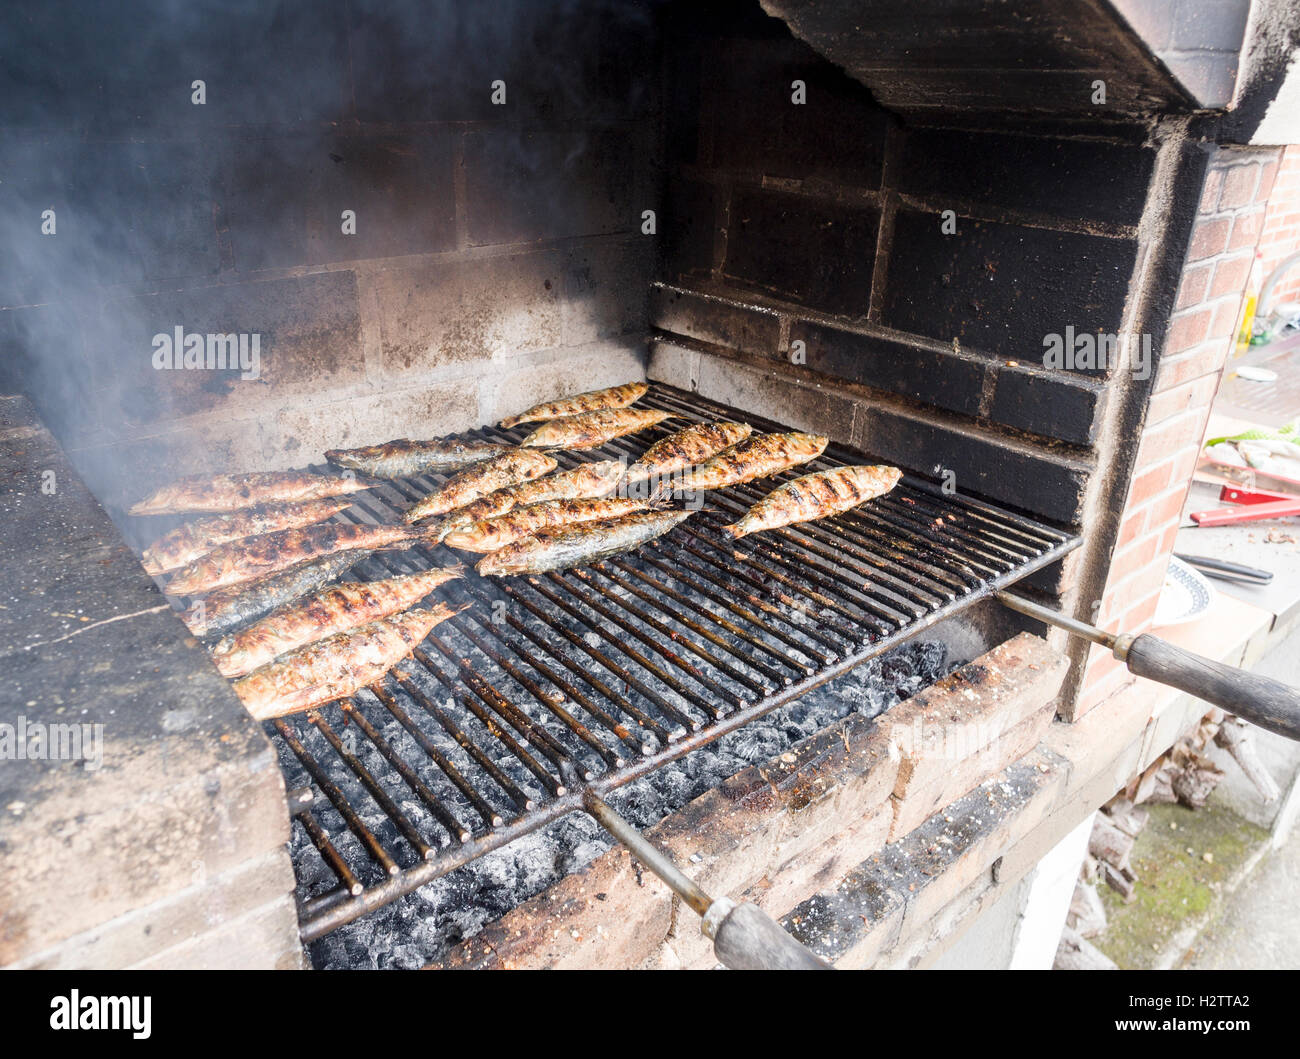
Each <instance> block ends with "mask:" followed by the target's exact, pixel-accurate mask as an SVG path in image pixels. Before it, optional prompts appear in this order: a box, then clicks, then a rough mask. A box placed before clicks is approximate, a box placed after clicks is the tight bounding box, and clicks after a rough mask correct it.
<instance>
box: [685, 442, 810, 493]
mask: <svg viewBox="0 0 1300 1059" xmlns="http://www.w3.org/2000/svg"><path fill="white" fill-rule="evenodd" d="M829 440H830V439H829V438H824V437H822V436H820V435H819V434H799V433H794V434H760V435H759V436H758V437H751V438H746V439H745V440H744V441H742V442H741V443H740V444H738V445H733V446H732V447H731V448H729V449H726V450H724V451H722V452H720V453H718V454H717V455H716V456H714V457H712V458H711V459H708V460H705V461H704V462H703V463H702V464H700V465H699V466H698V467H696V468H694V469H693V470H690V471H687V472H686V474H684V475H682V477H681V479H680V480H679V481H677V482H676V483H674V489H675V490H677V491H679V492H691V491H695V490H700V489H721V488H722V487H723V486H727V485H738V484H739V483H741V482H752V481H753V480H754V479H755V478H767V477H768V476H769V475H773V474H777V473H778V472H780V471H784V470H786V469H788V468H790V467H797V466H798V465H799V464H801V463H807V462H808V461H809V460H815V459H816V458H817V457H818V456H820V455H821V454H822V452H823V451H824V450H825V448H826V445H827V443H828V441H829Z"/></svg>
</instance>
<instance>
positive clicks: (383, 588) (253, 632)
mask: <svg viewBox="0 0 1300 1059" xmlns="http://www.w3.org/2000/svg"><path fill="white" fill-rule="evenodd" d="M462 575H463V568H461V567H458V566H452V567H447V568H446V569H442V570H425V571H422V572H421V573H418V574H407V575H406V576H404V577H390V578H387V579H386V580H383V581H348V582H345V583H344V584H341V585H331V586H330V587H329V588H325V589H322V590H321V591H319V592H317V593H315V595H313V596H311V597H309V598H308V599H305V600H302V601H301V602H299V603H291V604H289V605H288V606H285V607H281V608H280V609H279V610H277V611H275V612H274V613H273V614H268V615H267V616H266V617H265V618H263V619H262V620H261V621H258V622H255V623H254V624H253V625H250V626H249V627H248V628H247V629H242V630H240V631H239V632H237V633H234V634H233V635H230V636H227V637H226V638H225V639H223V640H222V641H221V642H220V643H218V644H217V645H216V646H215V647H214V648H213V649H212V660H213V661H214V662H215V663H216V664H217V669H219V670H220V671H221V674H222V675H223V676H227V677H242V676H244V675H245V674H246V673H251V672H252V671H253V670H254V669H257V668H258V667H259V666H264V665H266V664H267V663H268V662H271V661H274V660H275V658H276V657H277V656H278V655H282V654H285V653H286V652H289V651H294V650H297V649H298V648H299V647H302V646H303V645H304V644H309V643H312V642H313V641H315V640H320V639H323V638H325V637H326V636H333V635H334V634H335V633H339V632H344V631H346V630H348V629H354V628H356V627H357V626H358V625H364V624H365V623H366V622H368V621H374V620H376V619H377V618H387V617H389V616H390V615H392V614H396V613H398V612H399V611H403V610H406V609H407V608H408V607H412V606H414V605H415V604H416V603H418V602H420V600H422V599H423V598H424V597H425V596H427V595H428V594H429V593H430V592H432V591H433V590H434V589H435V588H437V587H438V586H439V585H443V584H445V583H446V582H448V581H450V580H452V579H453V578H457V577H461V576H462Z"/></svg>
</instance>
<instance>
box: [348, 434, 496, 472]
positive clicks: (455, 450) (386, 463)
mask: <svg viewBox="0 0 1300 1059" xmlns="http://www.w3.org/2000/svg"><path fill="white" fill-rule="evenodd" d="M510 447H511V446H509V445H503V444H500V443H498V442H492V441H476V440H474V439H468V440H466V439H462V438H434V439H432V440H431V441H408V440H407V439H406V438H398V439H397V440H396V441H386V442H384V444H382V445H366V446H365V447H363V448H359V449H326V450H325V458H326V459H327V460H329V461H330V463H332V464H334V466H335V467H350V468H351V469H353V470H355V471H361V472H363V473H365V474H370V475H374V476H375V477H376V478H409V477H411V476H412V475H415V474H426V473H428V472H429V471H459V470H461V469H462V468H465V467H468V466H470V465H471V464H474V463H478V462H479V461H480V460H486V459H488V458H489V457H490V456H499V455H500V454H501V453H503V452H505V451H506V450H507V449H509V448H510Z"/></svg>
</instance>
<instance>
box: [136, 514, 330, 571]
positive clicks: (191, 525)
mask: <svg viewBox="0 0 1300 1059" xmlns="http://www.w3.org/2000/svg"><path fill="white" fill-rule="evenodd" d="M351 504H352V501H351V500H338V499H327V500H308V501H305V502H302V503H292V504H276V505H273V506H271V507H265V508H256V509H252V510H249V511H235V512H231V513H229V514H224V515H209V516H207V517H206V518H201V519H196V520H195V521H194V522H187V523H186V524H185V525H183V526H177V527H176V529H174V530H172V531H171V532H170V533H167V534H164V535H163V536H161V537H159V538H158V539H157V540H156V541H154V542H153V543H152V544H151V545H149V547H147V548H146V549H145V550H144V552H143V553H142V554H141V556H140V562H141V564H142V565H143V566H144V568H145V570H147V571H148V572H149V573H150V574H163V573H166V572H167V571H168V570H175V569H177V568H178V567H181V566H184V565H185V564H186V563H189V562H193V561H194V560H195V559H198V558H199V557H201V556H204V555H206V554H207V553H208V552H210V551H212V549H213V548H216V547H219V546H220V545H222V544H229V543H230V542H231V541H237V540H243V539H244V538H245V537H256V536H260V535H261V534H263V533H274V532H275V531H276V530H282V529H296V528H298V527H300V526H310V525H314V524H315V523H317V522H324V521H325V520H326V519H327V518H329V517H330V516H331V515H336V514H338V513H339V512H340V511H342V510H343V509H344V508H346V507H349V506H350V505H351Z"/></svg>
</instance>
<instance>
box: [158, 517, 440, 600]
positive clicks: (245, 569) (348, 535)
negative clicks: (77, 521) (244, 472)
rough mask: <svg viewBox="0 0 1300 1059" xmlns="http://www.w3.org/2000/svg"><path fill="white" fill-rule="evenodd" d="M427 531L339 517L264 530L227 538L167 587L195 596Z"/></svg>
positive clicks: (410, 539)
mask: <svg viewBox="0 0 1300 1059" xmlns="http://www.w3.org/2000/svg"><path fill="white" fill-rule="evenodd" d="M424 536H425V534H421V533H419V532H418V531H415V530H413V529H411V527H410V526H400V525H399V526H366V525H359V524H355V523H346V524H344V523H338V522H331V523H328V524H326V525H324V526H306V527H304V528H301V529H289V530H279V531H277V532H275V533H264V534H262V536H260V537H249V538H247V539H245V540H241V541H231V543H229V544H223V545H222V546H221V547H220V548H214V549H213V550H212V551H210V552H208V554H207V555H204V556H202V557H201V558H198V559H195V560H194V561H193V562H192V563H189V564H188V565H187V566H183V567H181V568H180V569H179V570H178V571H177V572H176V573H175V574H174V575H173V577H172V579H171V580H170V581H168V582H167V585H166V586H165V591H166V593H167V594H168V595H169V596H192V595H194V594H195V593H198V592H208V591H210V590H212V589H214V588H224V587H226V586H227V585H236V584H239V583H240V582H241V581H251V580H252V579H253V578H255V577H260V576H261V575H262V574H273V573H275V572H276V571H277V570H283V569H285V568H286V567H290V566H294V565H296V564H297V563H300V562H303V561H304V560H306V559H314V558H317V557H319V556H322V555H329V554H330V553H331V552H341V551H346V550H348V549H351V548H366V549H369V550H371V551H373V550H375V549H378V548H394V547H401V546H409V545H410V544H411V543H412V542H413V541H415V540H417V539H421V538H422V537H424Z"/></svg>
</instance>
